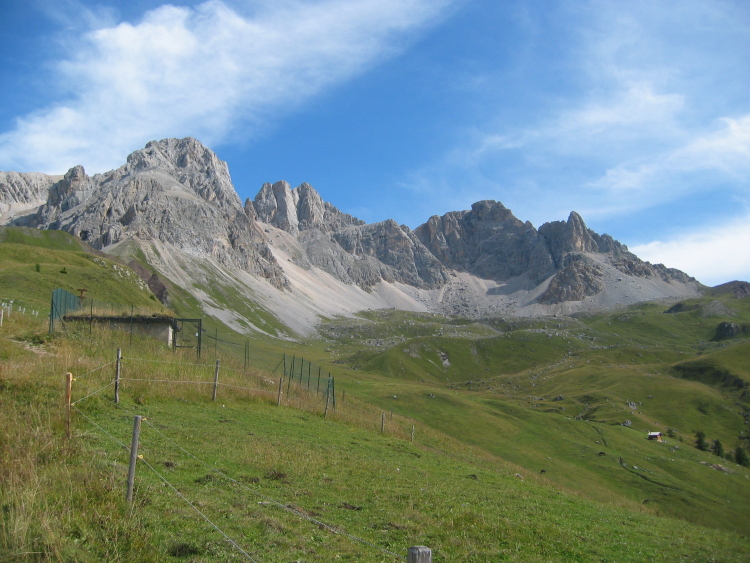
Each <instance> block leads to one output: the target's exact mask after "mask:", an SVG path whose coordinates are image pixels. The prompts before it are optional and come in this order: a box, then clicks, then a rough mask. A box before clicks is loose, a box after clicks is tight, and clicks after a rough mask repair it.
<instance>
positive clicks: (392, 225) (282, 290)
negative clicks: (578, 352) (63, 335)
mask: <svg viewBox="0 0 750 563" xmlns="http://www.w3.org/2000/svg"><path fill="white" fill-rule="evenodd" d="M0 213H2V215H1V216H0V223H1V224H8V225H23V226H28V227H34V228H38V229H58V230H64V231H67V232H69V233H71V234H74V235H76V236H78V237H80V238H81V239H82V240H83V241H85V242H87V243H88V244H90V245H91V246H93V247H95V248H97V249H99V250H101V251H103V252H105V253H109V254H112V255H115V256H119V257H121V258H125V259H127V260H129V261H132V263H133V265H134V266H138V267H137V268H136V269H137V270H138V271H139V272H140V273H141V275H142V276H143V277H144V279H145V280H146V281H148V283H149V286H150V287H151V288H152V291H153V292H154V294H155V295H157V296H158V297H159V299H160V300H162V301H164V302H168V300H169V299H170V296H169V290H168V288H169V287H173V286H175V285H176V286H179V287H181V288H183V289H184V290H186V291H187V292H189V293H190V294H191V295H192V296H193V297H194V298H195V299H197V300H198V301H199V302H200V305H201V307H202V309H203V310H204V312H205V313H207V314H209V315H212V316H215V317H217V318H219V319H220V320H221V321H222V322H224V323H225V324H227V325H228V326H230V327H231V328H233V329H235V330H238V331H241V332H247V331H248V330H256V331H260V332H266V333H275V334H276V335H284V334H286V335H289V336H291V335H292V334H293V333H294V332H296V333H300V334H303V333H306V332H309V331H310V330H312V329H313V328H314V327H315V326H316V324H317V323H318V322H319V320H320V318H321V317H327V318H330V317H332V316H336V315H344V316H346V315H351V314H353V313H356V312H358V311H362V310H366V309H379V308H396V309H403V310H409V311H425V312H435V313H442V314H446V315H461V316H467V317H475V318H476V317H484V316H506V317H509V316H517V317H518V316H520V317H535V316H547V315H567V314H573V313H579V312H595V311H600V310H604V309H609V308H613V307H617V306H625V305H629V304H633V303H638V302H642V301H649V300H670V299H674V300H677V299H684V298H687V297H694V296H697V295H699V294H700V292H701V291H702V286H701V285H700V284H699V283H698V282H697V281H696V280H695V279H694V278H692V277H690V276H689V275H687V274H685V273H684V272H681V271H679V270H675V269H672V268H667V267H665V266H663V265H661V264H650V263H649V262H645V261H643V260H641V259H639V258H638V257H637V256H635V255H634V254H632V253H631V252H629V251H628V249H627V247H626V246H625V245H623V244H621V243H619V242H618V241H616V240H614V239H613V238H612V237H610V236H609V235H606V234H602V235H600V234H597V233H595V232H594V231H592V230H590V229H588V228H587V227H586V225H585V223H584V221H583V219H582V218H581V217H580V215H578V214H577V213H576V212H571V213H570V216H569V217H568V219H567V220H566V221H554V222H550V223H545V224H543V225H541V226H540V227H539V228H538V229H537V228H535V227H534V226H533V225H532V224H531V223H530V222H528V221H526V222H524V221H521V220H519V219H517V218H516V217H515V216H514V215H513V213H512V212H511V211H510V210H509V209H507V208H506V207H505V206H503V205H502V204H501V203H499V202H497V201H489V200H488V201H479V202H477V203H475V204H473V205H472V207H471V209H470V210H466V211H453V212H450V213H446V214H445V215H443V216H437V215H435V216H433V217H430V218H429V219H428V220H427V222H425V223H424V224H422V225H420V226H418V227H417V228H415V229H413V230H412V229H410V228H409V227H407V226H406V225H399V224H398V223H397V222H395V221H393V220H391V219H388V220H385V221H380V222H377V223H365V222H364V221H361V220H360V219H357V218H356V217H353V216H351V215H349V214H346V213H343V212H342V211H340V210H338V209H337V208H336V207H334V206H333V205H332V204H330V203H328V202H326V201H324V200H323V199H322V197H321V196H320V194H319V193H318V192H317V191H316V190H315V189H314V188H313V187H312V186H310V185H309V184H306V183H303V184H302V185H300V186H298V187H296V188H294V189H292V188H291V186H290V185H289V184H288V183H286V182H283V181H280V182H276V183H274V184H270V183H268V184H264V185H263V186H262V187H261V189H260V191H259V192H258V194H257V195H256V196H255V198H254V199H252V200H250V199H247V200H246V201H245V202H244V203H243V202H242V201H241V199H240V197H239V196H238V194H237V192H236V190H235V188H234V186H233V185H232V182H231V178H230V175H229V170H228V167H227V165H226V163H225V162H223V161H221V160H220V159H219V158H218V157H217V156H216V154H215V153H214V152H213V151H211V150H210V149H208V148H207V147H205V146H203V145H202V144H201V143H200V142H198V141H197V140H195V139H192V138H185V139H164V140H162V141H152V142H150V143H148V144H147V145H146V146H145V148H143V149H141V150H137V151H135V152H133V153H132V154H131V155H130V156H128V158H127V162H126V163H125V164H123V165H122V166H121V167H120V168H118V169H116V170H112V171H109V172H106V173H104V174H95V175H93V176H89V175H87V174H86V172H85V171H84V169H83V167H82V166H74V167H73V168H71V169H70V170H69V171H68V172H67V173H66V174H65V175H64V176H53V175H45V174H41V173H18V172H0ZM229 293H231V294H233V295H239V296H241V299H242V300H244V301H246V302H247V303H248V304H249V305H248V309H247V310H253V309H263V310H265V311H266V312H270V313H271V314H272V315H273V316H274V317H276V318H277V319H278V320H280V321H281V323H283V325H284V327H285V328H284V329H282V330H281V331H274V330H273V329H272V328H271V327H270V326H268V323H267V321H266V320H264V317H263V316H262V315H260V316H258V315H252V314H247V313H244V312H240V311H237V310H228V309H227V308H226V307H224V306H223V305H222V303H224V302H225V300H224V299H222V297H221V296H222V295H227V294H229Z"/></svg>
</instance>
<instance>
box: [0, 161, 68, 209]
mask: <svg viewBox="0 0 750 563" xmlns="http://www.w3.org/2000/svg"><path fill="white" fill-rule="evenodd" d="M59 180H60V176H50V175H47V174H42V173H39V172H24V173H19V172H0V215H5V214H6V213H8V212H9V211H12V210H14V209H18V210H24V209H28V208H33V207H37V206H39V205H41V204H42V203H44V202H45V201H47V195H48V192H49V189H50V187H52V185H53V184H55V182H58V181H59Z"/></svg>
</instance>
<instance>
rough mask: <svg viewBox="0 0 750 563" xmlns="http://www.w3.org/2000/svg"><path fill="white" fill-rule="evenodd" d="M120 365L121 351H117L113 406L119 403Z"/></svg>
mask: <svg viewBox="0 0 750 563" xmlns="http://www.w3.org/2000/svg"><path fill="white" fill-rule="evenodd" d="M121 365H122V350H121V349H120V348H118V349H117V367H116V368H115V404H118V403H119V402H120V369H121V367H120V366H121Z"/></svg>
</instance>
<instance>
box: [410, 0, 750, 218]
mask: <svg viewBox="0 0 750 563" xmlns="http://www.w3.org/2000/svg"><path fill="white" fill-rule="evenodd" d="M561 5H562V4H561ZM568 6H569V7H568V8H563V9H561V11H560V12H559V13H556V14H555V15H556V17H555V18H554V20H552V19H545V18H544V17H543V16H541V15H540V14H539V13H538V12H537V13H536V17H537V21H538V22H539V23H538V25H539V26H541V30H540V32H539V34H538V35H539V36H544V37H548V38H553V39H550V40H551V41H554V38H555V37H564V39H565V43H562V42H561V43H560V44H559V45H556V47H557V51H555V52H556V53H560V55H559V57H560V60H558V61H557V62H556V63H555V64H557V65H558V66H556V67H555V66H551V63H550V61H549V59H548V60H542V59H541V58H540V57H541V56H543V55H542V54H539V55H535V54H532V55H530V56H529V57H528V60H527V63H526V64H527V68H526V69H525V70H524V71H522V72H519V74H518V75H517V76H515V77H514V78H515V79H516V80H518V81H519V82H521V83H522V84H524V88H529V89H531V88H534V87H536V88H538V91H530V93H531V94H533V96H534V99H536V100H540V102H539V103H538V104H536V105H534V106H533V107H532V108H531V110H528V109H527V108H526V106H521V107H520V112H523V113H519V114H518V115H514V120H513V122H512V123H508V120H507V115H508V112H507V111H506V112H500V111H499V112H498V114H499V115H502V118H498V119H497V120H494V121H493V120H492V119H485V120H484V121H483V122H481V123H477V124H475V129H474V131H473V134H472V135H471V136H470V141H469V142H462V144H461V145H460V146H457V147H456V148H455V149H453V150H452V151H449V152H448V153H446V154H445V155H442V156H441V158H439V159H435V161H434V162H432V163H427V164H425V166H424V167H423V168H422V169H420V170H416V171H414V172H413V174H412V175H411V178H413V179H414V184H415V186H417V189H419V190H421V191H422V192H424V189H425V186H428V185H429V184H430V178H433V179H435V178H437V177H441V178H451V179H454V182H455V181H461V180H466V183H470V184H471V185H472V186H474V187H475V188H476V187H478V186H481V185H484V190H483V194H482V197H485V198H488V197H493V198H496V199H501V200H502V201H503V202H504V203H506V204H507V205H509V206H510V207H512V208H513V209H514V210H515V211H517V212H518V214H519V216H521V217H523V218H527V217H531V218H532V219H535V220H536V221H541V220H550V219H554V218H559V217H558V215H559V214H561V213H564V212H565V211H566V210H568V211H569V210H570V209H576V210H578V211H580V212H582V213H585V214H586V216H589V217H597V218H598V219H604V218H606V217H610V218H612V217H616V216H620V217H622V216H625V215H627V214H630V213H634V212H636V211H639V210H644V209H647V208H651V207H653V206H656V205H662V204H664V203H666V202H670V201H675V200H677V199H679V198H684V197H689V196H690V195H691V194H694V193H696V192H699V191H711V190H716V189H717V188H718V187H719V186H720V187H721V189H722V190H725V193H735V194H738V193H739V194H747V192H748V191H750V182H748V177H749V173H750V103H748V101H747V97H746V96H743V95H742V94H741V91H742V89H743V88H744V87H743V86H742V85H743V84H745V85H746V84H747V81H748V80H750V72H748V69H747V68H746V66H747V65H745V64H744V63H743V62H742V60H741V55H739V53H742V52H743V51H744V46H746V45H747V41H748V39H750V26H748V23H747V22H748V13H747V10H746V6H745V5H743V3H741V2H733V1H729V0H728V1H723V2H706V1H702V0H685V1H674V0H665V1H664V2H658V3H654V2H649V1H641V0H634V1H633V2H629V3H627V5H626V4H623V3H622V2H608V1H592V2H584V3H580V4H577V5H575V6H572V5H568ZM535 40H537V39H535ZM528 50H531V51H532V52H533V48H528V49H527V51H528ZM548 52H549V50H548V49H545V50H542V51H540V53H544V54H545V55H546V54H548ZM538 69H542V72H544V73H546V74H548V75H555V76H559V84H556V83H553V82H551V81H550V80H547V81H541V82H540V79H539V75H538V72H539V71H538ZM555 73H557V74H555ZM500 109H503V108H500ZM435 183H436V184H437V182H435ZM530 185H531V186H535V189H536V190H538V191H537V192H536V193H535V195H536V196H537V197H534V198H529V197H528V195H529V186H530ZM475 191H476V190H475Z"/></svg>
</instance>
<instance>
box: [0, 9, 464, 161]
mask: <svg viewBox="0 0 750 563" xmlns="http://www.w3.org/2000/svg"><path fill="white" fill-rule="evenodd" d="M451 1H452V0H360V1H357V2H350V1H347V0H326V1H323V2H317V3H303V2H299V1H293V2H279V3H275V4H272V5H270V6H269V5H264V8H263V10H262V11H258V12H256V13H255V14H254V15H253V16H251V17H248V16H243V15H241V14H240V13H239V12H237V11H236V10H234V9H233V8H231V7H229V6H228V5H227V4H225V3H223V2H220V1H218V0H209V1H206V2H204V3H202V4H200V5H198V6H196V7H195V8H187V7H176V6H171V5H164V6H162V7H160V8H157V9H155V10H152V11H149V12H147V13H146V14H144V16H143V18H142V19H141V21H139V22H137V23H127V22H123V23H120V24H119V25H115V26H104V27H100V28H98V29H94V30H93V31H89V32H88V33H86V34H84V35H83V36H82V37H81V38H80V41H78V42H76V43H75V45H74V46H73V47H72V54H71V56H70V57H69V58H67V59H66V60H64V61H62V62H61V63H60V64H59V73H60V78H59V80H60V83H59V85H58V86H56V87H58V88H59V90H60V91H62V92H69V93H70V95H69V99H68V100H66V101H61V102H59V103H58V104H55V105H53V106H51V107H47V108H42V109H40V110H38V111H36V112H34V113H32V114H29V115H26V116H22V117H19V118H18V119H17V120H16V125H15V128H14V129H13V130H11V131H7V132H5V133H3V134H2V135H0V167H2V168H3V169H6V170H8V169H13V170H22V171H26V170H41V171H46V172H55V173H59V172H63V171H65V170H67V168H69V167H70V166H72V165H74V164H77V163H80V164H84V166H86V167H87V169H90V170H91V171H104V170H106V169H108V168H111V167H114V166H116V165H118V164H120V163H121V162H122V161H123V159H124V157H125V156H126V155H127V154H128V153H129V152H130V151H132V150H134V149H135V148H137V147H139V146H142V145H143V144H144V143H145V142H146V141H148V140H151V139H158V138H162V137H165V136H176V137H179V136H184V135H192V136H195V137H198V138H200V139H201V140H203V141H204V142H206V143H209V144H213V143H218V142H221V141H222V140H226V139H227V138H228V137H229V136H231V135H237V134H245V135H247V134H248V133H247V131H249V130H252V129H253V128H256V127H259V126H262V124H263V122H264V120H266V119H268V116H269V115H272V114H273V112H278V111H280V110H281V109H287V110H288V109H289V108H291V107H294V106H295V105H297V104H300V103H302V102H304V101H305V100H307V99H309V98H310V97H311V96H314V95H315V94H316V93H318V92H320V91H321V90H322V89H324V88H325V87H329V86H331V85H334V84H337V83H340V82H341V81H343V80H346V79H348V78H350V77H352V76H353V75H356V74H357V73H360V72H362V71H363V70H365V69H366V68H368V67H369V66H370V65H372V64H374V63H376V62H377V61H379V60H381V59H382V58H384V57H387V56H390V55H393V54H394V53H397V52H398V51H399V50H400V49H402V48H403V46H404V44H405V41H407V40H408V37H409V36H410V35H411V34H412V33H411V32H413V31H414V30H416V29H419V28H421V27H423V26H425V25H428V24H430V23H432V22H434V21H435V19H436V18H438V17H439V16H440V15H441V14H442V13H443V12H444V9H445V8H446V6H448V5H449V4H450V3H451Z"/></svg>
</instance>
